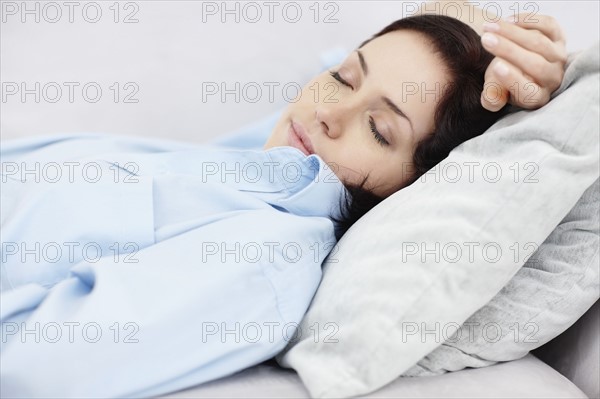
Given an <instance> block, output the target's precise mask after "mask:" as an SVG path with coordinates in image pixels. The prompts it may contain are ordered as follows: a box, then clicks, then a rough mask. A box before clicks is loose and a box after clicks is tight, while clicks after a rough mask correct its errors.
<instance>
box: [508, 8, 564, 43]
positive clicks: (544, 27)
mask: <svg viewBox="0 0 600 399" xmlns="http://www.w3.org/2000/svg"><path fill="white" fill-rule="evenodd" d="M513 17H514V21H515V22H514V25H518V26H520V27H522V28H525V29H533V30H539V31H540V32H542V33H543V34H544V35H545V36H547V37H548V38H550V40H552V41H553V42H565V41H566V37H565V33H564V31H563V30H562V28H561V27H560V25H559V23H558V21H557V20H556V18H554V17H552V16H550V15H541V14H535V13H522V14H516V15H514V16H513Z"/></svg>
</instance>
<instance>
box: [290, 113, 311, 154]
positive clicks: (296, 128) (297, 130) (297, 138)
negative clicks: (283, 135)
mask: <svg viewBox="0 0 600 399" xmlns="http://www.w3.org/2000/svg"><path fill="white" fill-rule="evenodd" d="M288 143H289V145H290V146H292V147H295V148H297V149H299V150H300V151H302V152H303V153H304V155H312V154H314V153H315V150H314V147H313V145H312V143H311V141H310V138H308V135H307V134H306V131H305V130H304V128H303V127H302V125H300V124H299V123H297V122H294V121H292V123H291V124H290V128H289V131H288Z"/></svg>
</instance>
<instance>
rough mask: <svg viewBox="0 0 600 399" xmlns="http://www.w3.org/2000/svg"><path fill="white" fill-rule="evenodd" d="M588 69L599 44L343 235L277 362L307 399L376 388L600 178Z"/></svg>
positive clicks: (444, 332) (508, 274)
mask: <svg viewBox="0 0 600 399" xmlns="http://www.w3.org/2000/svg"><path fill="white" fill-rule="evenodd" d="M598 70H599V62H598V46H597V45H595V46H592V47H591V48H589V49H587V50H586V51H583V52H581V53H578V54H571V55H570V57H569V61H568V64H567V71H566V74H565V77H564V80H563V83H562V85H561V87H560V88H559V89H558V90H557V91H556V92H555V93H554V94H553V96H552V100H551V101H550V103H548V104H547V105H546V106H544V107H542V108H540V109H538V110H535V111H520V112H517V113H515V114H512V115H509V116H507V117H505V118H503V119H502V120H500V121H498V122H497V123H496V124H495V125H494V126H492V127H491V128H490V129H489V130H488V131H487V132H486V133H485V134H483V135H481V136H479V137H476V138H474V139H472V140H469V141H468V142H466V143H463V144H462V145H461V146H459V147H457V148H455V149H454V150H453V151H452V152H451V154H450V156H449V157H448V158H447V159H445V160H444V161H443V162H441V163H440V164H439V165H438V166H437V167H436V168H434V169H433V170H432V171H430V172H429V173H427V174H426V175H425V176H424V178H422V179H420V180H418V181H417V182H415V183H414V184H412V185H411V186H409V187H407V188H405V189H403V190H401V191H399V192H397V193H396V194H394V195H392V196H391V197H389V198H388V199H386V200H385V201H384V202H382V203H381V204H380V205H378V206H377V207H375V208H374V209H373V210H372V211H370V212H369V213H368V214H366V215H365V216H364V217H363V218H361V219H360V220H359V221H358V222H357V223H356V224H355V225H354V226H353V227H352V228H350V230H349V231H348V232H347V233H346V234H345V235H344V236H343V237H342V239H341V240H340V241H339V243H338V246H337V247H338V249H339V250H337V251H336V249H335V248H334V251H332V253H331V254H330V255H329V257H328V258H327V260H326V262H325V264H324V266H323V271H324V276H323V279H322V282H321V285H320V286H319V289H318V291H317V294H316V295H315V297H314V299H313V302H312V304H311V306H310V308H309V310H308V312H307V314H306V315H305V317H304V319H303V321H302V323H301V325H300V326H299V329H298V335H299V336H298V339H295V340H292V341H291V342H290V343H289V344H288V346H287V347H286V348H285V349H284V351H282V352H281V353H280V354H279V355H278V356H277V358H276V359H277V361H278V362H279V364H280V365H282V366H284V367H291V368H294V369H295V370H296V371H297V372H298V373H299V375H300V377H301V379H302V381H303V382H304V384H305V385H306V387H307V389H308V390H309V392H310V395H311V397H313V398H323V397H331V396H335V397H351V396H357V395H362V394H366V393H369V392H372V391H374V390H376V389H378V388H380V387H382V386H384V385H386V384H387V383H389V382H391V381H392V380H394V379H396V378H397V377H398V376H400V375H402V374H403V373H404V372H405V371H407V370H408V369H410V368H411V367H412V366H413V365H415V364H416V363H417V362H418V361H419V360H420V359H421V358H423V357H424V356H425V355H427V354H428V353H430V352H431V351H433V350H434V349H435V348H436V347H438V346H439V345H441V344H442V343H443V342H444V339H445V338H448V337H450V336H451V335H452V334H453V333H454V332H455V331H456V330H457V329H458V328H459V327H460V326H461V325H462V324H463V323H464V322H465V321H466V320H467V319H468V317H469V316H470V315H472V314H473V313H475V312H476V311H477V310H478V309H480V308H481V307H483V306H484V305H485V304H486V303H488V301H490V300H491V299H492V298H493V297H494V296H495V295H496V294H497V293H498V292H499V291H500V290H501V289H502V287H503V286H505V285H506V284H507V282H508V281H509V280H510V279H511V278H512V277H513V276H514V275H515V273H516V272H517V271H518V270H519V268H520V267H521V266H522V265H523V264H524V263H525V261H526V260H527V257H528V255H531V252H532V251H530V250H528V248H527V247H526V245H528V243H532V244H533V245H536V246H539V245H540V244H541V243H542V242H543V241H544V239H545V238H546V237H548V236H549V235H550V233H551V232H552V231H553V229H554V228H555V227H556V226H557V225H558V224H559V222H560V221H561V220H562V219H563V218H564V217H565V215H567V213H568V212H569V210H570V209H571V208H572V207H573V206H574V204H575V203H576V202H577V200H578V199H579V198H580V197H581V195H582V194H583V193H584V191H585V190H586V189H587V188H588V187H589V186H590V185H591V184H592V183H593V182H594V181H595V180H596V179H597V178H598V175H599V172H598V167H599V150H600V149H599V140H598V131H599V126H598V125H599V110H598V108H599V106H598V104H599V99H598V95H599V94H598V93H599V84H598V80H599V73H598ZM567 88H568V90H567ZM457 171H460V172H462V175H461V176H460V177H457V178H455V177H456V172H457ZM470 171H472V172H473V173H469V172H470ZM517 171H518V175H517ZM497 172H500V173H499V174H498V173H497ZM436 176H438V177H439V179H436ZM515 245H516V247H518V248H519V250H518V251H517V252H516V253H517V258H516V259H515V250H513V249H512V248H515ZM427 251H429V252H427ZM422 257H424V258H425V259H424V260H422V259H421V258H422ZM436 257H437V259H436ZM436 327H437V328H436ZM415 328H416V331H415V330H414V329H415ZM432 331H437V332H438V333H437V334H436V333H431V332H432ZM427 332H430V333H429V334H427Z"/></svg>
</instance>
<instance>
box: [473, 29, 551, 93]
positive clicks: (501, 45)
mask: <svg viewBox="0 0 600 399" xmlns="http://www.w3.org/2000/svg"><path fill="white" fill-rule="evenodd" d="M489 38H491V39H493V40H495V44H494V43H492V42H489V41H488V39H489ZM546 40H548V39H547V38H546ZM481 42H482V44H483V46H484V48H485V49H486V50H488V51H489V52H490V53H492V54H494V55H495V56H496V57H499V58H503V59H505V60H507V61H508V62H509V63H510V64H512V65H514V66H516V67H517V68H519V69H520V70H521V71H522V72H523V73H524V74H526V75H527V76H529V77H531V78H532V79H531V80H532V81H533V82H535V83H537V84H538V85H541V86H548V87H558V86H559V85H560V83H561V81H562V75H563V73H562V63H550V62H548V60H546V58H544V57H542V56H541V55H540V54H538V53H537V52H533V51H529V50H527V49H524V48H523V47H521V46H519V45H517V44H516V43H514V42H513V41H511V40H509V39H507V38H505V37H503V36H500V35H497V34H493V33H490V32H486V33H485V34H483V36H481ZM507 87H508V86H507Z"/></svg>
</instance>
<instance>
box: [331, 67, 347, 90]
mask: <svg viewBox="0 0 600 399" xmlns="http://www.w3.org/2000/svg"><path fill="white" fill-rule="evenodd" d="M329 74H330V75H331V76H333V78H334V79H335V80H337V81H338V82H340V83H341V84H343V85H344V86H348V87H350V88H351V89H353V87H352V86H351V85H350V83H348V82H346V81H345V80H344V78H342V77H341V76H340V74H339V73H338V71H330V72H329Z"/></svg>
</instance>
